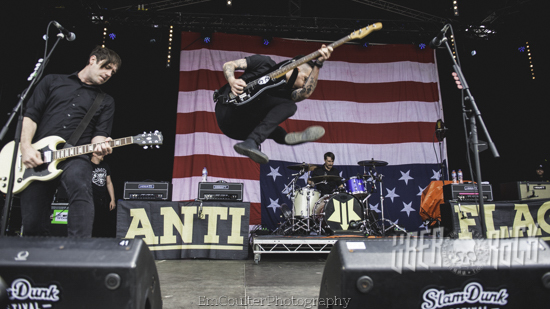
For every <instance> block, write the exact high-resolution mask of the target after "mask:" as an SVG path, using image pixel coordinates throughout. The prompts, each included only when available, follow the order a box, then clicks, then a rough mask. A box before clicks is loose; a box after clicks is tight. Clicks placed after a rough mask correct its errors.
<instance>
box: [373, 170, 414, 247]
mask: <svg viewBox="0 0 550 309" xmlns="http://www.w3.org/2000/svg"><path fill="white" fill-rule="evenodd" d="M382 177H384V175H382V174H378V182H379V183H380V209H381V211H382V220H381V222H382V229H381V230H382V236H386V232H387V231H389V230H391V229H395V230H396V231H401V232H404V233H406V232H407V231H406V230H405V229H404V228H402V227H400V226H399V225H397V223H394V222H392V221H391V220H389V219H386V218H384V192H383V190H382V183H383V181H382ZM385 221H388V222H389V223H390V226H388V227H387V228H385V225H384V222H385Z"/></svg>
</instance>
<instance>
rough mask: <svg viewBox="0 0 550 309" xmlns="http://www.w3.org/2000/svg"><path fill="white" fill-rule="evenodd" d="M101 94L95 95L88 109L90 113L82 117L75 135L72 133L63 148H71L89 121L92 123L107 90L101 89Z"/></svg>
mask: <svg viewBox="0 0 550 309" xmlns="http://www.w3.org/2000/svg"><path fill="white" fill-rule="evenodd" d="M99 91H100V92H99V94H98V95H97V96H96V97H95V100H94V103H92V106H91V107H90V109H89V110H88V113H86V116H84V118H82V121H80V124H78V127H77V128H76V130H75V131H74V132H73V135H71V138H69V140H68V141H67V142H66V143H65V146H64V147H63V148H69V147H73V145H74V144H76V142H78V139H79V138H80V136H81V135H82V133H83V132H84V130H85V129H86V127H87V126H88V123H90V120H92V117H93V116H94V114H95V112H96V111H97V109H98V108H99V105H101V102H102V101H103V98H104V97H105V92H103V91H101V90H99Z"/></svg>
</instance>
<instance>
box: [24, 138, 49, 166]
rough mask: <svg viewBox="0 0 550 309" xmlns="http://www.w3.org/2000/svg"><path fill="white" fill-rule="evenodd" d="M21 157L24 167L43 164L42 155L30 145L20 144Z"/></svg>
mask: <svg viewBox="0 0 550 309" xmlns="http://www.w3.org/2000/svg"><path fill="white" fill-rule="evenodd" d="M20 149H21V159H22V161H23V165H24V166H25V168H33V167H37V166H39V165H42V164H44V161H42V155H41V154H40V152H39V151H38V150H36V149H34V148H33V147H32V146H31V145H24V144H21V147H20Z"/></svg>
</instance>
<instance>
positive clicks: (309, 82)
mask: <svg viewBox="0 0 550 309" xmlns="http://www.w3.org/2000/svg"><path fill="white" fill-rule="evenodd" d="M332 51H333V49H332V47H331V46H329V47H327V46H326V45H325V44H323V45H322V46H321V49H319V53H320V54H321V56H320V57H319V58H317V60H316V61H317V63H318V64H320V65H321V66H322V65H323V62H325V60H327V59H328V58H330V54H331V53H332ZM319 70H320V68H319V67H318V66H315V67H314V68H313V69H312V71H311V73H310V74H309V76H308V78H307V79H306V81H305V82H304V86H303V87H302V88H299V89H296V90H294V91H293V92H292V94H291V96H290V97H291V98H292V100H293V101H294V102H300V101H303V100H305V99H307V98H309V97H310V96H311V94H312V93H313V91H315V88H316V87H317V78H319Z"/></svg>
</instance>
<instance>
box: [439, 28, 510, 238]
mask: <svg viewBox="0 0 550 309" xmlns="http://www.w3.org/2000/svg"><path fill="white" fill-rule="evenodd" d="M442 42H444V43H445V47H446V48H447V51H448V52H449V55H450V56H451V60H452V61H453V69H454V70H455V72H456V74H457V75H458V78H459V80H460V82H461V84H462V86H463V89H464V91H466V95H467V98H466V99H468V100H469V101H470V103H471V105H472V110H471V111H470V112H471V116H470V117H469V118H470V139H469V143H470V145H471V147H472V151H473V153H474V163H475V169H476V182H477V192H478V199H479V219H480V223H481V234H482V236H483V238H487V233H486V230H485V209H484V207H483V206H484V203H483V190H482V185H481V166H480V161H479V140H478V133H477V124H476V122H477V121H478V122H479V124H480V125H481V129H482V130H483V133H484V134H485V136H486V137H487V144H488V146H489V149H491V152H492V153H493V156H494V157H495V158H498V157H500V155H499V153H498V151H497V149H496V147H495V144H494V143H493V140H492V139H491V136H490V135H489V131H488V130H487V127H486V126H485V123H484V122H483V118H481V112H480V111H479V109H478V108H477V105H476V102H475V100H474V97H473V96H472V93H471V92H470V88H469V87H468V83H467V82H466V78H465V77H464V75H463V74H462V70H461V69H460V66H459V65H458V63H457V62H456V59H455V58H454V56H453V52H452V50H451V47H450V46H449V42H448V40H447V38H446V37H444V38H443V40H442ZM462 112H463V113H464V116H465V117H467V116H468V115H467V114H466V113H467V110H466V109H465V108H464V107H463V110H462Z"/></svg>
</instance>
